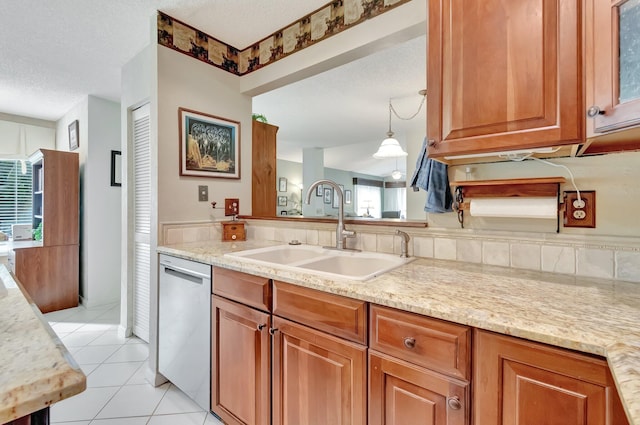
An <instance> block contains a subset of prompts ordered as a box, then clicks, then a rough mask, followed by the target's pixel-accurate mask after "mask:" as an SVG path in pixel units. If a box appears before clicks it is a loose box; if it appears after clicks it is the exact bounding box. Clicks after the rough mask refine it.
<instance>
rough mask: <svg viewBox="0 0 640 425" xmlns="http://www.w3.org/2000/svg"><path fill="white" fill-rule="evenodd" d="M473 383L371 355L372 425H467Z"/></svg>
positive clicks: (370, 396)
mask: <svg viewBox="0 0 640 425" xmlns="http://www.w3.org/2000/svg"><path fill="white" fill-rule="evenodd" d="M469 411H470V410H469V383H468V382H465V381H460V380H457V379H454V378H450V377H447V376H445V375H442V374H440V373H437V372H433V371H430V370H428V369H425V368H422V367H419V366H416V365H413V364H411V363H408V362H405V361H403V360H399V359H396V358H393V357H390V356H386V355H384V354H382V353H377V352H375V351H373V350H370V351H369V422H368V424H369V425H383V424H384V425H405V424H412V425H466V424H468V423H469Z"/></svg>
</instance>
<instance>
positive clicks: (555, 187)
mask: <svg viewBox="0 0 640 425" xmlns="http://www.w3.org/2000/svg"><path fill="white" fill-rule="evenodd" d="M565 182H566V179H565V178H564V177H538V178H522V179H497V180H470V181H459V182H451V183H450V185H451V187H453V188H454V194H455V195H454V197H455V199H454V202H453V209H454V211H456V212H457V214H458V221H459V222H460V227H462V228H464V212H465V210H467V211H468V210H469V208H470V202H466V201H465V198H502V197H505V198H506V197H528V198H530V197H552V196H555V197H556V199H557V200H558V205H559V204H560V185H561V184H562V183H565ZM556 223H557V225H556V232H558V233H559V232H560V214H559V213H558V214H557V220H556Z"/></svg>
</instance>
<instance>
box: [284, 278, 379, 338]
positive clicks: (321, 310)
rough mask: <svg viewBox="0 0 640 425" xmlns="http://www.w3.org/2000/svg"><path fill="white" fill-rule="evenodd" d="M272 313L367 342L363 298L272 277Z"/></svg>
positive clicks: (336, 334) (340, 335)
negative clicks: (279, 280)
mask: <svg viewBox="0 0 640 425" xmlns="http://www.w3.org/2000/svg"><path fill="white" fill-rule="evenodd" d="M273 314H276V315H278V316H280V317H284V318H286V319H290V320H293V321H294V322H298V323H302V324H305V325H308V326H310V327H312V328H315V329H318V330H321V331H325V332H328V333H330V334H332V335H335V336H339V337H342V338H345V339H348V340H350V341H354V342H358V343H360V344H366V340H367V303H366V302H364V301H358V300H354V299H351V298H347V297H342V296H340V295H334V294H327V293H326V292H322V291H316V290H313V289H309V288H303V287H300V286H296V285H291V284H288V283H284V282H278V281H274V282H273Z"/></svg>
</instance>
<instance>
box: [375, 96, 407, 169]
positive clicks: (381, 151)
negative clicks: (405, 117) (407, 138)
mask: <svg viewBox="0 0 640 425" xmlns="http://www.w3.org/2000/svg"><path fill="white" fill-rule="evenodd" d="M391 109H392V107H391V99H389V131H388V132H387V138H386V139H384V140H383V141H382V143H381V144H380V147H379V148H378V151H377V152H376V153H374V154H373V157H374V158H376V159H384V158H397V157H399V156H407V155H408V154H407V153H406V152H405V151H404V150H403V149H402V146H400V143H399V142H398V140H396V139H395V138H394V137H393V131H391Z"/></svg>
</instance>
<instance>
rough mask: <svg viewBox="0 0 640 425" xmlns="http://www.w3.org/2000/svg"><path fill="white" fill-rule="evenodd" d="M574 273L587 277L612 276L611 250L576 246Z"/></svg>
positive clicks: (609, 277)
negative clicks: (575, 268)
mask: <svg viewBox="0 0 640 425" xmlns="http://www.w3.org/2000/svg"><path fill="white" fill-rule="evenodd" d="M576 265H577V270H576V274H578V275H580V276H588V277H604V278H608V279H611V278H613V251H611V250H609V249H592V248H578V249H577V250H576Z"/></svg>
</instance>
